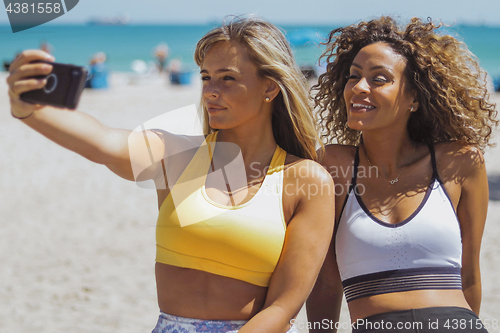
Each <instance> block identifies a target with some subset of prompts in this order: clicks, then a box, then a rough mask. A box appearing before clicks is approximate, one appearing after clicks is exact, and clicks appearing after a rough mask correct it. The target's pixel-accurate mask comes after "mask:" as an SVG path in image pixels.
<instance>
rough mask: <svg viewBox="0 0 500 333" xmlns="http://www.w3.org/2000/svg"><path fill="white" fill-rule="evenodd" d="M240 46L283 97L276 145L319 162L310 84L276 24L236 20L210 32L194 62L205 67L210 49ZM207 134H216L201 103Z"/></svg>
mask: <svg viewBox="0 0 500 333" xmlns="http://www.w3.org/2000/svg"><path fill="white" fill-rule="evenodd" d="M221 41H227V42H237V43H240V44H241V45H243V46H244V47H246V49H247V50H248V55H249V58H250V59H251V61H252V62H253V63H254V64H255V65H256V66H257V70H258V74H259V75H260V76H261V77H265V78H269V79H271V80H273V81H274V82H275V83H276V84H277V85H278V86H279V88H280V93H279V94H278V95H277V96H276V98H275V99H274V101H273V114H272V128H273V133H274V139H275V140H276V143H277V144H278V145H279V146H280V147H281V148H283V149H284V150H285V151H287V152H288V153H290V154H293V155H295V156H298V157H302V158H309V159H313V160H316V159H317V154H316V145H317V144H320V145H322V144H321V142H320V141H321V140H320V138H319V136H318V132H317V125H316V121H315V119H314V117H313V114H312V107H311V105H310V104H309V99H308V96H309V94H308V84H307V81H306V79H305V77H304V75H303V74H302V72H301V71H300V69H299V67H298V66H297V64H296V62H295V59H294V57H293V54H292V50H291V48H290V45H289V44H288V42H287V40H286V38H285V36H284V35H283V33H282V32H281V31H280V30H279V29H278V28H277V27H276V26H274V25H273V24H271V23H269V22H266V21H264V20H262V19H259V18H255V17H250V18H245V19H241V18H238V17H234V18H232V20H231V21H230V22H229V23H224V24H223V25H222V26H220V27H218V28H215V29H213V30H212V31H210V32H208V33H207V34H206V35H205V36H204V37H203V38H202V39H200V41H199V42H198V44H197V46H196V51H195V54H194V59H195V61H196V63H197V64H198V66H201V65H202V63H203V60H204V58H205V55H206V53H207V51H208V50H209V48H210V47H211V46H212V45H214V44H215V43H217V42H221ZM201 105H202V109H203V117H204V124H203V127H204V132H205V134H209V133H212V132H213V131H214V129H213V128H211V127H210V125H209V123H208V112H207V109H206V105H204V103H203V100H202V101H201Z"/></svg>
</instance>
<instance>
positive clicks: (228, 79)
mask: <svg viewBox="0 0 500 333" xmlns="http://www.w3.org/2000/svg"><path fill="white" fill-rule="evenodd" d="M223 80H224V81H232V80H234V77H232V76H224V78H223Z"/></svg>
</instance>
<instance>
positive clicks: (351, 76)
mask: <svg viewBox="0 0 500 333" xmlns="http://www.w3.org/2000/svg"><path fill="white" fill-rule="evenodd" d="M347 79H348V80H359V76H357V75H355V74H350V75H349V76H347Z"/></svg>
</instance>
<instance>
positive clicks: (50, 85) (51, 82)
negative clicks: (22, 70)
mask: <svg viewBox="0 0 500 333" xmlns="http://www.w3.org/2000/svg"><path fill="white" fill-rule="evenodd" d="M56 87H57V76H55V75H54V74H53V73H52V74H50V75H49V76H47V83H46V84H45V87H43V91H45V93H46V94H50V93H51V92H53V91H54V90H55V89H56Z"/></svg>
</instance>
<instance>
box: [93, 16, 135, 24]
mask: <svg viewBox="0 0 500 333" xmlns="http://www.w3.org/2000/svg"><path fill="white" fill-rule="evenodd" d="M129 22H130V16H129V15H128V14H124V15H120V16H114V17H92V18H91V19H90V20H88V21H87V24H89V25H127V24H128V23H129Z"/></svg>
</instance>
